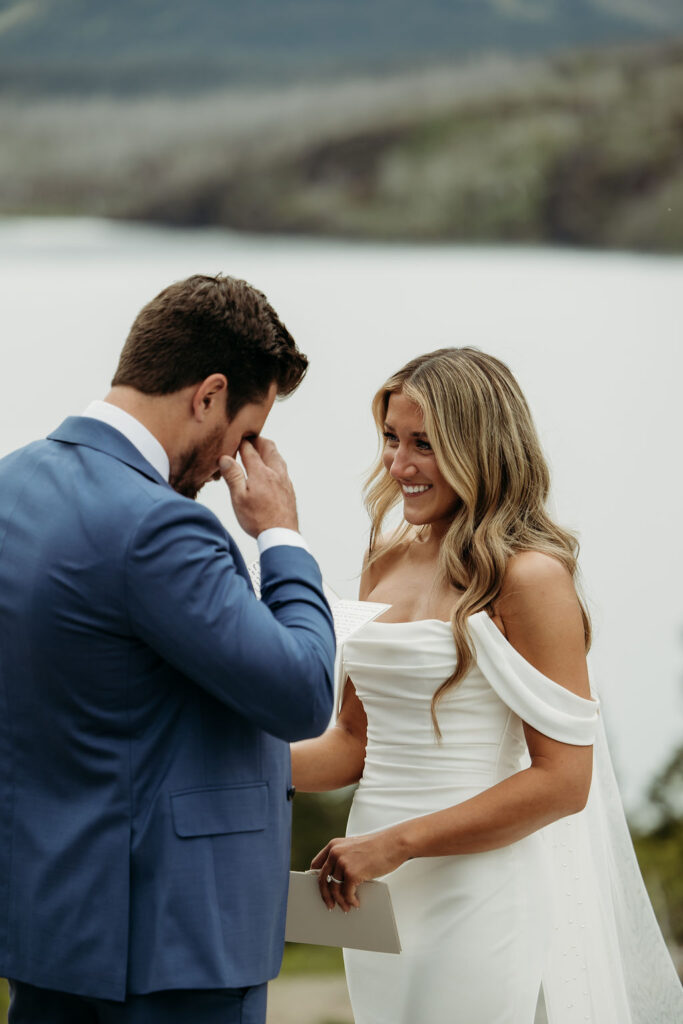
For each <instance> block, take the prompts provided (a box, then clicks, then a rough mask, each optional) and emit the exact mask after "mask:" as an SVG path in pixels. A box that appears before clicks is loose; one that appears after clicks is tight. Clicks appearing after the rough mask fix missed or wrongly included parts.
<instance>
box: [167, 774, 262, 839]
mask: <svg viewBox="0 0 683 1024" xmlns="http://www.w3.org/2000/svg"><path fill="white" fill-rule="evenodd" d="M171 807H172V810H173V825H174V827H175V830H176V834H177V835H179V836H181V837H182V838H185V837H189V836H214V835H223V834H226V833H228V832H259V831H261V830H262V829H264V828H265V827H266V817H267V813H268V783H267V782H256V783H246V784H245V785H242V786H212V787H211V788H210V789H190V790H185V792H183V793H172V794H171Z"/></svg>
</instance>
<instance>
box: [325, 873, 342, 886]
mask: <svg viewBox="0 0 683 1024" xmlns="http://www.w3.org/2000/svg"><path fill="white" fill-rule="evenodd" d="M327 881H328V882H334V883H335V885H341V884H342V883H343V881H344V879H343V878H335V877H334V875H328V876H327Z"/></svg>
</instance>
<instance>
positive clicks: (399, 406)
mask: <svg viewBox="0 0 683 1024" xmlns="http://www.w3.org/2000/svg"><path fill="white" fill-rule="evenodd" d="M382 458H383V461H384V466H385V468H386V470H387V472H388V473H391V475H392V476H393V478H394V479H395V480H397V481H398V483H399V484H400V485H401V490H402V491H403V516H404V518H405V519H406V520H407V522H409V523H412V524H413V525H414V526H424V525H426V524H427V523H429V524H431V525H433V526H436V525H443V526H447V525H448V524H449V523H450V521H451V519H452V518H453V514H454V512H455V510H456V508H457V506H458V496H457V494H456V493H455V491H454V490H453V488H452V487H451V485H450V484H449V483H448V482H447V481H446V479H445V477H444V476H443V474H442V473H441V470H440V469H439V467H438V466H437V464H436V458H435V456H434V452H433V451H432V447H431V445H430V443H429V438H428V437H427V435H426V433H425V429H424V418H423V416H422V411H421V410H420V407H419V406H418V405H416V404H415V402H412V401H411V400H410V399H409V398H406V397H405V395H403V394H401V393H400V392H393V393H392V394H391V395H390V396H389V404H388V407H387V414H386V419H385V421H384V452H383V456H382Z"/></svg>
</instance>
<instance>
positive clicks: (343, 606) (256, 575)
mask: <svg viewBox="0 0 683 1024" xmlns="http://www.w3.org/2000/svg"><path fill="white" fill-rule="evenodd" d="M249 576H250V577H251V582H252V584H253V587H254V592H255V593H256V596H257V597H260V596H261V566H260V564H259V563H258V562H252V563H251V565H250V566H249ZM323 591H324V593H325V597H326V598H327V602H328V604H329V606H330V608H331V609H332V618H333V619H334V634H335V636H336V638H337V644H338V645H339V646H340V645H341V644H343V643H344V641H345V640H348V639H349V637H350V636H351V634H352V633H355V632H356V630H357V629H360V628H361V626H364V625H365V624H366V623H367V622H372V620H373V619H376V618H377V616H378V615H381V614H382V612H385V611H386V610H387V609H388V608H391V605H390V604H380V603H379V602H376V601H346V600H342V599H341V598H340V597H338V596H337V594H335V592H334V590H332V588H331V587H328V586H327V584H326V583H323Z"/></svg>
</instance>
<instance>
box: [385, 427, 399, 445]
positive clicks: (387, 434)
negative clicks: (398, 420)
mask: <svg viewBox="0 0 683 1024" xmlns="http://www.w3.org/2000/svg"><path fill="white" fill-rule="evenodd" d="M383 433H384V440H385V441H387V442H388V443H389V444H397V443H398V438H397V437H396V434H392V433H391V431H390V430H385V431H383Z"/></svg>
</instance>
